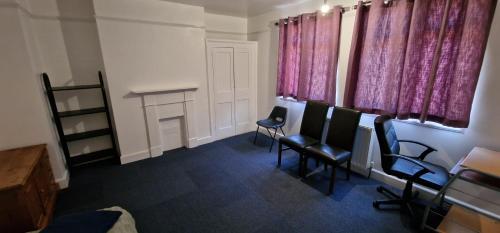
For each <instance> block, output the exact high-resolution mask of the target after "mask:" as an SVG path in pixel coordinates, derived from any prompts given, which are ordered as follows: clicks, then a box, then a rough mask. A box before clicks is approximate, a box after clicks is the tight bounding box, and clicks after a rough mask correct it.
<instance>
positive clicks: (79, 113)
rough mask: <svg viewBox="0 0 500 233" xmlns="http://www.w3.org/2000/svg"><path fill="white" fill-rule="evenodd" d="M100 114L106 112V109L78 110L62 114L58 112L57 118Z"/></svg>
mask: <svg viewBox="0 0 500 233" xmlns="http://www.w3.org/2000/svg"><path fill="white" fill-rule="evenodd" d="M100 112H106V108H105V107H99V108H87V109H80V110H72V111H64V112H59V117H71V116H81V115H87V114H93V113H100Z"/></svg>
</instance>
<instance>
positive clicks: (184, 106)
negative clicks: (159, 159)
mask: <svg viewBox="0 0 500 233" xmlns="http://www.w3.org/2000/svg"><path fill="white" fill-rule="evenodd" d="M197 89H198V86H197V85H196V84H184V85H169V86H167V85H165V86H155V87H151V88H134V89H132V90H131V92H132V93H133V94H138V95H141V96H142V105H143V107H144V113H145V116H146V125H147V132H148V143H149V152H150V155H151V157H156V156H160V155H162V154H163V151H164V150H165V149H164V148H165V145H163V143H162V142H163V140H162V137H164V135H162V133H161V129H160V121H162V120H164V119H172V118H177V117H179V118H181V119H182V122H183V123H184V124H183V126H182V127H183V131H184V133H183V137H184V138H183V139H182V140H183V144H184V146H186V147H188V148H192V147H196V146H197V144H196V143H197V140H196V131H195V129H196V125H195V120H194V115H195V113H194V105H195V101H196V100H195V92H196V90H197Z"/></svg>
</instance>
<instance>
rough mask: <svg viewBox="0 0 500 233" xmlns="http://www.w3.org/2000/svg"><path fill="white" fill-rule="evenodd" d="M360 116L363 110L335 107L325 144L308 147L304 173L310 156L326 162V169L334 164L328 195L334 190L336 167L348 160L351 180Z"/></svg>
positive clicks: (348, 172) (348, 174) (348, 171)
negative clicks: (353, 151)
mask: <svg viewBox="0 0 500 233" xmlns="http://www.w3.org/2000/svg"><path fill="white" fill-rule="evenodd" d="M360 118H361V112H359V111H356V110H352V109H348V108H342V107H335V109H334V110H333V111H332V117H331V118H330V125H329V126H328V133H327V135H326V141H325V144H316V145H313V146H309V147H306V150H305V153H304V166H303V169H304V170H303V172H302V174H305V172H306V170H307V160H308V159H309V157H313V158H315V159H319V160H320V161H322V162H323V163H324V164H325V169H326V168H327V166H328V165H331V166H332V175H331V176H330V186H329V187H328V193H327V195H330V194H331V193H332V192H333V184H334V182H335V169H336V168H337V166H339V165H341V164H343V163H346V162H347V180H349V177H350V174H351V158H352V149H353V146H354V139H355V137H356V132H357V130H358V125H359V120H360Z"/></svg>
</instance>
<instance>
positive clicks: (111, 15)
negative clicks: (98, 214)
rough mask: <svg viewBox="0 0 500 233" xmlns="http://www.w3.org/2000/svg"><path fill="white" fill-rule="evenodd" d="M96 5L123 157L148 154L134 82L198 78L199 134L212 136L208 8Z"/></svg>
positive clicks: (100, 0)
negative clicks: (206, 36)
mask: <svg viewBox="0 0 500 233" xmlns="http://www.w3.org/2000/svg"><path fill="white" fill-rule="evenodd" d="M94 7H95V14H96V20H97V26H98V34H99V40H100V44H101V49H102V54H103V58H104V65H105V67H106V74H107V81H108V85H109V93H110V97H111V103H112V105H113V113H114V116H115V117H114V120H115V124H116V131H117V136H118V141H119V143H120V150H121V154H122V161H123V160H124V158H127V157H128V158H127V159H126V160H127V161H131V160H132V161H133V160H135V159H142V158H147V157H149V145H148V141H147V131H146V122H145V118H144V111H143V108H142V99H141V97H140V96H138V95H134V94H131V89H132V88H137V87H144V86H154V85H166V86H168V85H172V84H173V85H181V84H182V83H183V82H184V83H193V82H194V83H197V84H198V85H199V89H198V90H197V91H196V96H195V98H196V106H195V112H196V116H195V119H196V123H197V125H196V137H197V138H198V139H200V140H206V138H209V137H210V122H209V118H207V117H206V115H207V113H208V112H209V109H208V106H209V104H208V92H207V79H206V65H205V28H204V26H205V25H204V20H205V18H204V17H205V16H204V11H203V8H202V7H196V6H188V5H182V4H177V3H170V2H163V1H130V0H129V1H122V0H94ZM130 158H134V159H130Z"/></svg>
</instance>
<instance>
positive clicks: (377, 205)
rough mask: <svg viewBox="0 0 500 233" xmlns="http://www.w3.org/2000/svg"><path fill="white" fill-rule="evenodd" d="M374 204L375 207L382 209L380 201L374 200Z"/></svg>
mask: <svg viewBox="0 0 500 233" xmlns="http://www.w3.org/2000/svg"><path fill="white" fill-rule="evenodd" d="M372 204H373V208H375V209H380V203H379V202H378V201H374V202H373V203H372Z"/></svg>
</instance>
